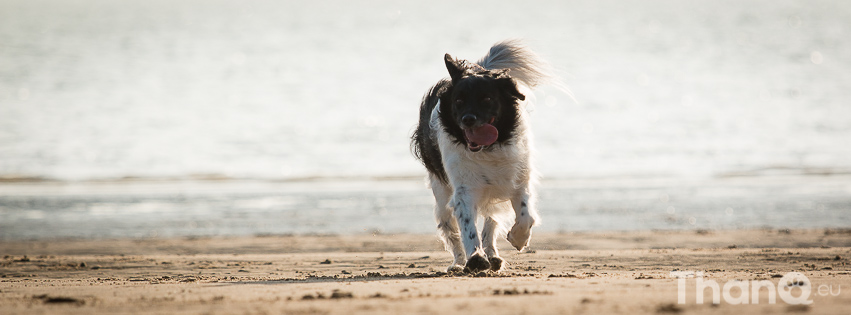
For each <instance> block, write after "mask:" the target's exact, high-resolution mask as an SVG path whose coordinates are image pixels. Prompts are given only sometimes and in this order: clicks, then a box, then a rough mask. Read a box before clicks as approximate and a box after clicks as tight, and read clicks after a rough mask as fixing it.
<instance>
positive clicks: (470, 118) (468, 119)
mask: <svg viewBox="0 0 851 315" xmlns="http://www.w3.org/2000/svg"><path fill="white" fill-rule="evenodd" d="M461 123H462V124H464V126H467V127H472V126H473V125H474V124H475V123H476V115H473V114H467V115H464V116H461Z"/></svg>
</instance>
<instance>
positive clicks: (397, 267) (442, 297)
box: [0, 230, 851, 314]
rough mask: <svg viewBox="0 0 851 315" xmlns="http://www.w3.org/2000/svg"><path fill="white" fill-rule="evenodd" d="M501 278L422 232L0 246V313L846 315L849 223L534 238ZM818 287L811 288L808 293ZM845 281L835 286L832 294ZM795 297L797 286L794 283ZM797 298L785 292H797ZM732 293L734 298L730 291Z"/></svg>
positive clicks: (511, 256)
mask: <svg viewBox="0 0 851 315" xmlns="http://www.w3.org/2000/svg"><path fill="white" fill-rule="evenodd" d="M500 245H501V246H500V248H502V249H505V250H504V252H503V257H504V258H505V259H506V260H507V261H508V262H509V263H510V266H509V267H508V269H507V270H505V271H503V272H501V273H481V274H456V275H448V274H445V273H444V272H443V271H444V269H445V267H446V266H447V265H448V264H449V262H450V261H449V259H450V256H449V254H447V253H445V252H444V251H443V250H442V247H441V245H440V243H438V241H437V239H436V237H435V236H433V235H358V236H266V237H235V238H182V239H119V240H53V241H7V242H0V254H2V255H3V257H2V259H0V313H3V314H40V313H73V314H100V313H111V314H112V313H142V312H144V313H183V314H230V313H239V314H398V313H417V314H447V313H462V312H463V313H474V314H478V313H488V314H524V313H525V314H580V313H585V314H604V313H622V314H635V313H652V314H659V313H661V314H674V313H712V314H741V313H757V314H768V313H772V314H776V313H785V312H809V313H814V314H846V313H847V311H848V309H851V265H849V257H851V231H849V230H744V231H741V230H740V231H703V230H698V231H679V232H668V231H665V232H662V231H655V232H654V231H648V232H618V233H566V234H541V235H535V236H534V237H533V245H532V247H531V249H530V250H529V251H528V252H525V253H517V252H516V251H513V250H511V251H509V250H507V249H508V248H510V247H509V245H508V244H507V242H504V241H503V242H502V243H501V244H500ZM672 271H702V272H705V277H706V278H705V279H707V280H715V281H717V282H718V283H719V284H720V285H722V286H723V285H724V284H725V283H727V282H728V281H731V280H743V281H748V280H769V281H771V282H772V283H774V284H777V283H778V282H780V281H781V279H782V278H781V277H782V276H783V275H784V274H786V273H788V272H792V271H797V272H801V273H803V274H804V275H805V276H806V277H807V278H808V280H809V281H810V284H811V287H812V290H813V291H812V293H811V295H810V298H811V299H812V300H813V303H812V304H810V305H790V304H788V303H785V302H784V301H783V300H782V299H781V298H778V299H777V302H776V304H769V303H768V296H767V295H768V293H767V292H768V291H767V290H764V289H763V290H762V291H760V292H761V293H760V299H759V302H760V303H759V304H749V305H733V304H730V303H728V301H727V300H725V299H722V300H721V303H720V304H718V305H713V304H712V303H711V302H710V301H711V300H712V297H711V293H710V290H706V291H705V294H704V296H705V298H706V301H707V302H706V303H705V304H698V303H696V300H695V281H694V279H689V280H687V281H686V282H685V289H686V290H685V291H686V301H685V302H686V303H684V304H678V303H677V302H678V301H677V292H678V288H677V286H678V281H677V279H675V278H673V277H671V276H670V273H671V272H672ZM820 287H824V288H825V289H826V288H828V287H830V288H831V289H832V290H833V293H836V296H833V295H831V293H830V292H827V293H826V294H824V295H822V294H820V293H822V292H824V289H822V292H819V288H820ZM843 289H844V290H843ZM796 290H798V291H796V292H800V290H799V289H796ZM796 294H797V293H796ZM733 296H734V297H737V296H740V295H739V292H738V291H735V290H734V292H733Z"/></svg>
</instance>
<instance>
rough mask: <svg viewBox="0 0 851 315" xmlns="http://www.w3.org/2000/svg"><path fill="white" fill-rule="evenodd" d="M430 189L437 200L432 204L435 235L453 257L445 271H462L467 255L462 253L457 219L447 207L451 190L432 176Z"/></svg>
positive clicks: (462, 248)
mask: <svg viewBox="0 0 851 315" xmlns="http://www.w3.org/2000/svg"><path fill="white" fill-rule="evenodd" d="M431 191H432V192H433V193H434V199H435V202H437V203H436V204H435V206H434V216H435V219H437V235H438V236H439V237H440V239H441V240H442V241H443V245H444V247H445V248H446V250H447V251H449V252H450V253H452V257H453V258H454V261H453V262H452V264H451V265H449V268H448V269H447V272H460V271H463V270H464V264H466V263H467V256H466V255H465V254H464V247H463V246H462V244H461V234H459V229H458V221H457V220H455V218H454V217H453V216H452V210H451V208H449V195H450V194H451V193H452V190H451V189H449V187H447V186H446V185H444V184H443V183H442V182H440V180H438V179H435V178H432V180H431Z"/></svg>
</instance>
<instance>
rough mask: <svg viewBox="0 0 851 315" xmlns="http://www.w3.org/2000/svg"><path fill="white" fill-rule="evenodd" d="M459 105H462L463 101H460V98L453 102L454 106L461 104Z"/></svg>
mask: <svg viewBox="0 0 851 315" xmlns="http://www.w3.org/2000/svg"><path fill="white" fill-rule="evenodd" d="M461 103H464V100H462V99H460V98H459V99H457V100H455V104H461Z"/></svg>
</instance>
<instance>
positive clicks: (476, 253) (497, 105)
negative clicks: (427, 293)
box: [411, 40, 555, 273]
mask: <svg viewBox="0 0 851 315" xmlns="http://www.w3.org/2000/svg"><path fill="white" fill-rule="evenodd" d="M444 63H445V65H446V69H447V70H448V72H449V78H448V79H447V78H444V79H442V80H440V81H439V82H438V83H437V84H436V85H434V86H433V87H431V89H429V90H428V92H427V93H426V94H425V96H424V97H423V100H422V103H421V105H420V112H419V114H420V115H419V124H418V125H417V129H416V131H415V132H414V134H413V135H412V136H411V148H412V151H413V153H414V155H415V156H416V157H417V159H419V160H420V161H421V162H422V164H423V165H424V166H425V168H426V170H427V171H428V177H427V182H428V184H429V186H430V187H431V190H432V192H433V193H434V199H435V201H436V205H435V209H434V213H435V218H436V219H437V223H438V224H437V229H438V236H439V237H440V239H441V240H442V241H443V243H444V245H445V247H446V250H447V251H449V252H451V253H452V255H453V257H454V261H453V262H452V264H451V265H450V266H449V268H448V269H447V272H450V273H457V272H473V273H476V272H481V271H488V270H491V271H500V270H503V269H504V268H505V266H506V263H505V261H504V260H503V259H502V258H501V257H500V256H499V251H498V250H497V245H496V241H497V238H498V237H500V236H501V235H506V233H505V232H506V231H508V233H507V235H506V237H507V239H508V241H509V242H510V243H511V245H513V246H514V247H515V248H516V249H517V250H518V251H522V250H523V249H524V248H525V247H527V246H528V245H529V240H530V238H531V236H532V226H535V225H537V224H539V222H540V218H539V216H538V212H537V209H536V208H535V187H534V186H535V183H536V178H537V175H536V173H535V170H534V168H533V166H532V161H531V159H532V133H531V130H530V128H529V118H528V113H527V112H526V106H527V102H528V101H527V94H528V93H529V92H530V90H531V89H532V88H534V87H536V86H538V85H540V84H543V83H548V82H549V81H552V80H554V79H555V77H554V76H553V75H552V74H551V73H552V72H551V70H550V68H549V66H548V64H547V63H546V62H544V61H543V60H542V59H541V58H540V57H538V55H537V54H535V53H534V52H533V51H531V50H530V49H529V48H527V47H526V46H525V45H524V44H523V43H522V42H521V41H519V40H507V41H502V42H499V43H496V44H495V45H493V47H491V48H490V51H489V52H488V54H487V55H485V56H484V57H483V58H482V59H481V60H479V61H478V62H476V63H472V62H469V61H467V60H459V59H455V58H453V57H452V56H450V55H449V54H446V55H445V56H444ZM479 216H482V217H484V227H483V228H482V232H481V237H480V235H479V233H478V231H477V228H476V221H477V219H478V217H479ZM512 221H513V225H512ZM509 226H511V228H510V230H509V228H508V227H509Z"/></svg>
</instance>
